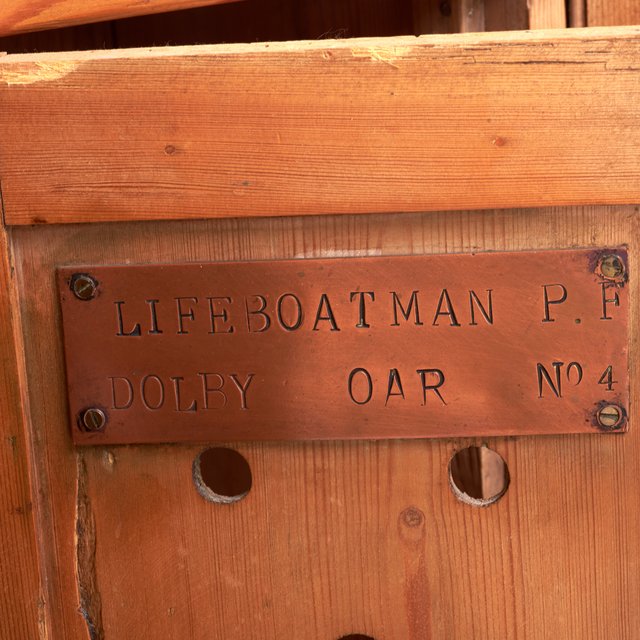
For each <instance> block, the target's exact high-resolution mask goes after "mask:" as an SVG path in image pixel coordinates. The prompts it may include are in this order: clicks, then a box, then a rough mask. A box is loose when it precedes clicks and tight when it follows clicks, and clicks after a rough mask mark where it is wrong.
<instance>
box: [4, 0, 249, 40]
mask: <svg viewBox="0 0 640 640" xmlns="http://www.w3.org/2000/svg"><path fill="white" fill-rule="evenodd" d="M235 1H236V0H144V1H143V2H131V0H55V1H51V0H49V2H33V0H2V3H0V36H10V35H13V34H16V33H27V32H29V31H42V30H44V29H58V28H60V27H70V26H72V25H76V24H87V23H89V22H101V21H103V20H117V19H119V18H131V17H132V16H142V15H147V14H150V13H163V12H165V11H177V10H179V9H191V8H193V7H203V6H205V5H210V4H223V3H225V2H235Z"/></svg>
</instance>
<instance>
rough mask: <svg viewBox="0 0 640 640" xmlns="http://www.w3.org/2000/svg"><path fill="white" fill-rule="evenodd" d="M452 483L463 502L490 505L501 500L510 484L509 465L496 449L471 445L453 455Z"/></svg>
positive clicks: (450, 467)
mask: <svg viewBox="0 0 640 640" xmlns="http://www.w3.org/2000/svg"><path fill="white" fill-rule="evenodd" d="M449 483H450V484H451V488H452V489H453V492H454V493H455V495H456V496H457V497H458V498H459V499H460V500H462V501H463V502H466V503H467V504H472V505H474V506H476V507H486V506H487V505H490V504H493V503H494V502H496V501H498V500H499V499H500V498H501V497H502V496H503V495H504V494H505V492H506V491H507V489H508V488H509V469H508V468H507V465H506V463H505V461H504V460H503V459H502V458H501V456H500V454H498V453H496V452H495V451H492V450H491V449H488V448H487V447H467V448H466V449H462V450H461V451H458V452H457V453H456V454H455V455H454V456H453V458H451V462H450V463H449Z"/></svg>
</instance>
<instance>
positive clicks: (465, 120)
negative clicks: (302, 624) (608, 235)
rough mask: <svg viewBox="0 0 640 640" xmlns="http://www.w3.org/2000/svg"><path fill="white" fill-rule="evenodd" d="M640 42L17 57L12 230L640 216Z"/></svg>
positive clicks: (7, 97)
mask: <svg viewBox="0 0 640 640" xmlns="http://www.w3.org/2000/svg"><path fill="white" fill-rule="evenodd" d="M639 59H640V29H638V28H636V27H624V28H608V29H577V30H558V31H551V32H544V31H543V32H535V33H511V34H509V33H500V34H462V35H455V36H428V37H420V38H413V37H403V38H393V39H375V40H343V41H321V42H302V43H267V44H253V45H233V46H227V45H216V46H204V47H190V48H163V49H150V50H119V51H118V50H117V51H102V52H73V53H65V54H55V55H54V54H42V55H15V56H5V57H4V58H0V187H1V189H2V195H3V200H4V214H5V220H6V222H7V223H8V224H33V223H61V222H90V221H98V220H102V221H109V220H148V219H175V218H208V217H231V216H282V215H300V214H336V213H359V212H388V211H421V210H424V211H426V210H441V209H467V208H468V209H471V208H477V209H480V208H503V207H528V206H544V205H558V206H559V205H587V204H604V203H608V204H622V203H636V202H640V126H638V105H639V104H640V82H639V81H638V79H639V77H640V76H639V74H640V64H639V63H638V60H639Z"/></svg>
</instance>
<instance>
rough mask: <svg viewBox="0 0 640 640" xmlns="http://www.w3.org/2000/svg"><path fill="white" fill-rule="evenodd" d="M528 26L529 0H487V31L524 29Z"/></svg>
mask: <svg viewBox="0 0 640 640" xmlns="http://www.w3.org/2000/svg"><path fill="white" fill-rule="evenodd" d="M528 28H529V10H528V9H527V0H485V30H486V31H524V30H525V29H528Z"/></svg>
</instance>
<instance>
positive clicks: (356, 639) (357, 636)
mask: <svg viewBox="0 0 640 640" xmlns="http://www.w3.org/2000/svg"><path fill="white" fill-rule="evenodd" d="M339 640H375V639H374V638H372V637H371V636H365V635H364V633H350V634H349V635H348V636H342V637H341V638H340V639H339Z"/></svg>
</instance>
